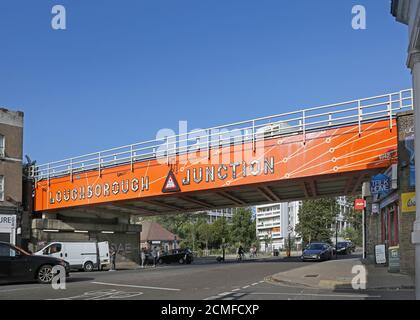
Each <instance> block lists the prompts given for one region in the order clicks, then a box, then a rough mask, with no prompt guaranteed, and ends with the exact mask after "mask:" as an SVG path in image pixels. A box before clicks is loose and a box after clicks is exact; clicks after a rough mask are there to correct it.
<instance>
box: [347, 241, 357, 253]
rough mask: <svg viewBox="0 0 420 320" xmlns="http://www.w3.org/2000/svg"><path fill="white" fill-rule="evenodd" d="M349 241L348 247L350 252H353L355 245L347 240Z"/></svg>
mask: <svg viewBox="0 0 420 320" xmlns="http://www.w3.org/2000/svg"><path fill="white" fill-rule="evenodd" d="M347 242H348V243H349V247H350V252H355V251H356V245H355V244H354V243H353V242H351V241H350V240H348V241H347Z"/></svg>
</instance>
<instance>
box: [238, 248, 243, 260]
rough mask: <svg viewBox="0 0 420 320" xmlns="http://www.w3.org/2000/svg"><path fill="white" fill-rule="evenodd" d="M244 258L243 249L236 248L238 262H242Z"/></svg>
mask: <svg viewBox="0 0 420 320" xmlns="http://www.w3.org/2000/svg"><path fill="white" fill-rule="evenodd" d="M243 257H244V248H242V246H239V248H238V261H242V260H243Z"/></svg>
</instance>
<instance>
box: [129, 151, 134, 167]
mask: <svg viewBox="0 0 420 320" xmlns="http://www.w3.org/2000/svg"><path fill="white" fill-rule="evenodd" d="M130 166H131V172H133V171H134V166H133V145H131V146H130Z"/></svg>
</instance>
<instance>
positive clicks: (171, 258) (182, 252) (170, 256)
mask: <svg viewBox="0 0 420 320" xmlns="http://www.w3.org/2000/svg"><path fill="white" fill-rule="evenodd" d="M193 260H194V256H193V253H192V251H191V250H189V249H175V250H171V251H170V252H169V253H166V254H163V255H162V256H160V257H159V259H158V261H157V262H158V264H164V263H166V264H169V263H174V262H175V263H176V262H177V263H179V264H190V263H191V262H193Z"/></svg>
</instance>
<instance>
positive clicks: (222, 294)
mask: <svg viewBox="0 0 420 320" xmlns="http://www.w3.org/2000/svg"><path fill="white" fill-rule="evenodd" d="M229 294H231V292H223V293H219V294H218V296H222V297H223V296H227V295H229Z"/></svg>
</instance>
